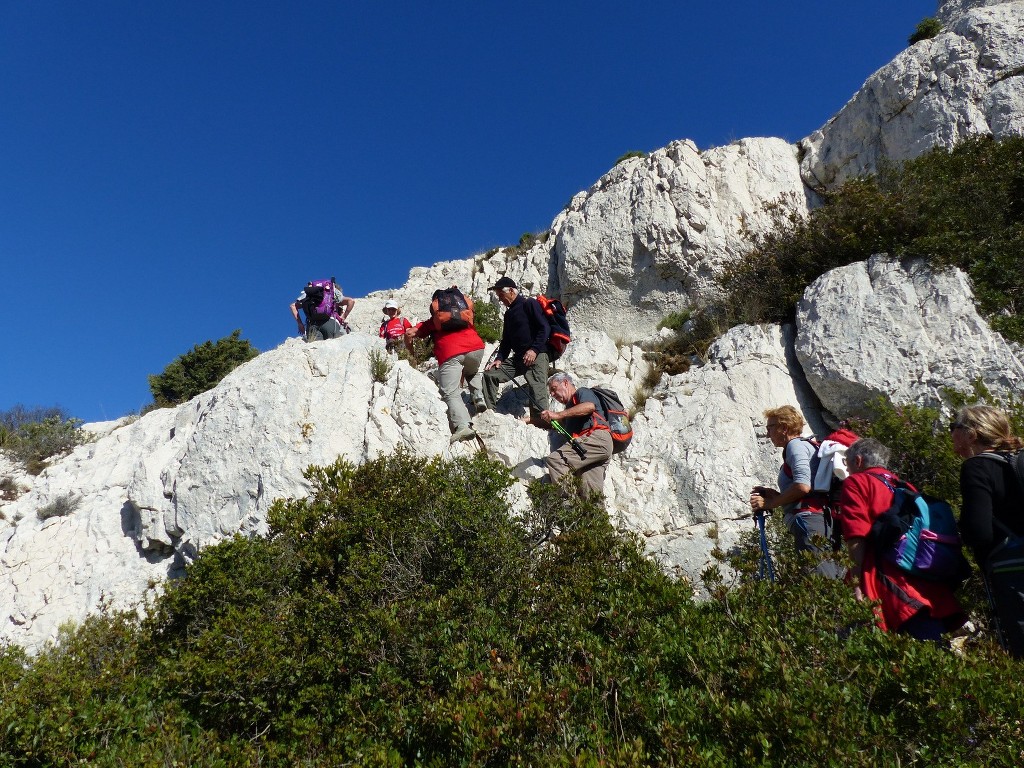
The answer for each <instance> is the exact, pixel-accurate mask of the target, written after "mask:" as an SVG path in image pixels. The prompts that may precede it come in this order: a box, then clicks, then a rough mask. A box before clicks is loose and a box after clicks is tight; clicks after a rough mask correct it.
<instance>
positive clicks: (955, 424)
mask: <svg viewBox="0 0 1024 768" xmlns="http://www.w3.org/2000/svg"><path fill="white" fill-rule="evenodd" d="M966 428H967V425H966V424H961V423H960V422H959V421H951V422H950V423H949V431H950V433H951V434H952V432H953V431H954V430H956V429H966Z"/></svg>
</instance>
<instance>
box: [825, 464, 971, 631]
mask: <svg viewBox="0 0 1024 768" xmlns="http://www.w3.org/2000/svg"><path fill="white" fill-rule="evenodd" d="M872 473H878V474H884V475H886V476H889V477H893V478H895V477H896V475H895V474H893V473H892V472H890V471H889V470H887V469H883V468H882V467H872V468H871V470H870V471H867V472H854V473H853V474H852V475H850V476H849V477H848V478H846V480H844V481H843V490H842V493H841V494H840V496H839V508H840V514H839V520H840V522H841V523H842V526H843V536H844V537H845V538H847V539H852V538H859V537H864V538H867V537H868V536H869V535H870V533H871V525H872V523H874V522H875V520H876V519H877V518H878V517H880V516H881V515H883V514H884V513H885V512H886V510H888V509H889V506H890V505H891V504H892V491H890V490H889V489H888V488H887V487H886V486H885V483H883V482H882V481H881V480H879V479H878V478H877V477H872ZM860 583H861V589H862V590H863V591H864V595H865V597H867V598H868V599H869V600H879V601H881V610H880V612H877V615H878V625H879V626H880V627H881V628H882V629H888V630H890V631H894V630H897V629H899V628H900V626H901V625H902V624H903V623H904V622H905V621H908V620H909V619H911V618H913V616H914V614H915V613H917V612H918V611H919V610H921V609H922V608H927V609H928V612H929V614H930V615H931V617H932V618H933V619H943V620H945V623H946V628H947V630H953V629H956V628H957V627H959V626H961V625H962V624H963V623H964V622H965V621H966V620H967V616H966V615H965V614H964V612H963V609H962V608H961V607H960V603H958V602H957V599H956V597H954V596H953V590H952V589H951V588H950V587H949V586H947V585H945V584H940V583H938V582H934V581H926V580H925V579H921V578H918V577H915V576H912V575H910V574H909V573H907V572H906V571H903V570H902V569H900V568H899V567H898V566H897V565H895V564H894V563H888V562H885V561H880V560H878V559H876V557H875V548H874V542H873V541H872V540H871V539H868V541H867V542H866V546H865V548H864V564H863V567H862V568H861V573H860Z"/></svg>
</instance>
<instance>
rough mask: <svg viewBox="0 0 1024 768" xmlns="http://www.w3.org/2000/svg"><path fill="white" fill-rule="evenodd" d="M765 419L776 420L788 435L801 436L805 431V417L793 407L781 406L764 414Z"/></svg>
mask: <svg viewBox="0 0 1024 768" xmlns="http://www.w3.org/2000/svg"><path fill="white" fill-rule="evenodd" d="M764 417H765V419H766V420H767V419H775V420H776V421H777V422H779V426H780V427H782V431H783V432H785V433H786V434H787V435H799V434H800V433H801V432H803V431H804V424H805V423H806V422H805V421H804V417H803V416H801V415H800V411H798V410H797V409H796V408H794V407H793V406H792V405H780V406H779V407H778V408H769V409H768V410H767V411H765V412H764Z"/></svg>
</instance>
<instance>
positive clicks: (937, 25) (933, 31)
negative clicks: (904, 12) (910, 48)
mask: <svg viewBox="0 0 1024 768" xmlns="http://www.w3.org/2000/svg"><path fill="white" fill-rule="evenodd" d="M941 31H942V22H941V21H939V20H938V19H936V18H935V17H933V16H927V17H925V18H923V19H921V21H920V22H919V23H918V25H917V28H916V29H915V30H914V34H912V35H911V36H910V37H908V38H907V45H913V44H914V43H918V42H920V41H921V40H930V39H931V38H933V37H935V36H936V35H937V34H939V32H941Z"/></svg>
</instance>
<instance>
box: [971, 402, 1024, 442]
mask: <svg viewBox="0 0 1024 768" xmlns="http://www.w3.org/2000/svg"><path fill="white" fill-rule="evenodd" d="M954 423H955V424H958V425H959V426H961V427H963V428H964V429H969V430H971V431H972V432H973V433H974V437H975V439H976V440H977V441H978V443H979V444H981V445H982V446H984V447H985V448H989V449H993V450H996V451H1017V450H1020V449H1021V448H1024V441H1022V440H1021V439H1020V438H1019V437H1016V436H1015V435H1014V434H1013V432H1012V431H1011V429H1010V420H1009V419H1008V418H1007V417H1006V414H1005V413H1003V412H1002V411H1001V410H999V409H998V408H993V407H992V406H991V405H969V406H967V407H966V408H961V409H960V410H959V411H957V414H956V421H955V422H954Z"/></svg>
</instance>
